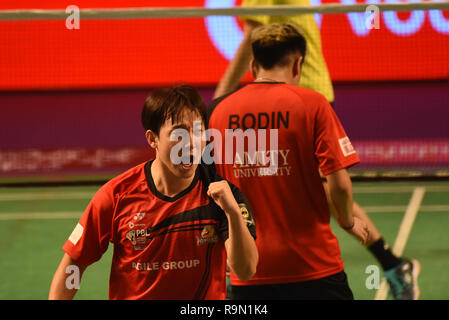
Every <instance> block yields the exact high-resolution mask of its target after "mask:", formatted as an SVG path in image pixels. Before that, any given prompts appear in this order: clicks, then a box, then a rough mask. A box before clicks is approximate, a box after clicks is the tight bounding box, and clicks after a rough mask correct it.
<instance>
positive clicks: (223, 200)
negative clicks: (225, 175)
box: [207, 180, 240, 214]
mask: <svg viewBox="0 0 449 320" xmlns="http://www.w3.org/2000/svg"><path fill="white" fill-rule="evenodd" d="M207 195H208V196H209V197H211V198H212V199H213V200H214V201H215V203H216V204H218V206H219V207H220V208H221V209H222V210H223V211H224V212H225V213H227V214H229V213H230V212H232V211H233V210H237V211H239V212H240V209H239V206H238V204H237V201H235V198H234V195H233V194H232V191H231V188H230V187H229V183H228V182H227V181H226V180H221V181H218V182H212V183H211V184H209V189H208V190H207Z"/></svg>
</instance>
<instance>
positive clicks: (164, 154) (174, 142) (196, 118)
mask: <svg viewBox="0 0 449 320" xmlns="http://www.w3.org/2000/svg"><path fill="white" fill-rule="evenodd" d="M177 120H178V121H175V122H172V119H171V118H170V119H168V120H167V121H166V122H165V123H164V124H163V125H162V127H161V129H160V131H159V137H158V148H157V156H158V157H159V160H160V161H161V162H162V164H163V165H164V167H166V168H167V169H168V170H169V171H170V172H171V174H172V175H174V176H176V177H178V178H193V176H194V175H195V171H196V168H197V167H198V161H199V159H200V157H201V154H202V152H203V150H204V147H205V145H206V142H205V141H203V140H202V139H201V137H202V134H203V132H204V130H205V128H204V123H203V122H202V119H201V116H200V115H199V114H197V113H195V112H192V111H189V110H186V111H184V112H183V113H182V115H181V116H180V117H179V119H177Z"/></svg>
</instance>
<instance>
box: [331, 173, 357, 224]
mask: <svg viewBox="0 0 449 320" xmlns="http://www.w3.org/2000/svg"><path fill="white" fill-rule="evenodd" d="M327 181H328V184H329V194H330V198H331V200H332V203H333V205H334V207H335V211H336V213H337V220H338V223H339V224H340V226H341V227H344V228H346V227H350V226H352V225H353V223H354V220H353V213H352V207H353V196H352V183H351V180H350V178H349V174H348V173H347V172H346V170H345V169H343V170H340V171H338V172H336V173H333V174H331V175H329V176H327Z"/></svg>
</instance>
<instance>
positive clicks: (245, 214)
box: [239, 203, 254, 227]
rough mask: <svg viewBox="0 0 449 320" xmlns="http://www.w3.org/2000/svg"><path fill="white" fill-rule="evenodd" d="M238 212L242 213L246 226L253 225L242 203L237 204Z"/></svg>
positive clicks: (252, 220) (251, 218)
mask: <svg viewBox="0 0 449 320" xmlns="http://www.w3.org/2000/svg"><path fill="white" fill-rule="evenodd" d="M239 207H240V211H241V212H242V217H243V220H244V221H245V223H246V225H247V226H248V227H249V226H252V225H253V224H254V219H253V217H252V216H251V214H250V213H249V211H248V208H247V207H246V205H245V204H244V203H239Z"/></svg>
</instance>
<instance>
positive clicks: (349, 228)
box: [342, 221, 355, 230]
mask: <svg viewBox="0 0 449 320" xmlns="http://www.w3.org/2000/svg"><path fill="white" fill-rule="evenodd" d="M354 225H355V222H354V221H353V222H352V226H350V227H342V228H343V229H345V230H351V229H352V228H354Z"/></svg>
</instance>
